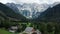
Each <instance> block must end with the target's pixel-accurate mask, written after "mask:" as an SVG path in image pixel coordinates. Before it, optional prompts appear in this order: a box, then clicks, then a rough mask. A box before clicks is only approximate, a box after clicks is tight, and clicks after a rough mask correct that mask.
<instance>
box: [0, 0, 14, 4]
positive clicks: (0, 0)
mask: <svg viewBox="0 0 60 34" xmlns="http://www.w3.org/2000/svg"><path fill="white" fill-rule="evenodd" d="M0 2H1V3H4V4H5V3H11V2H14V1H12V0H0ZM14 3H15V2H14Z"/></svg>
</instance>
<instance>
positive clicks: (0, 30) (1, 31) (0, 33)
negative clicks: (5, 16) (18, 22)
mask: <svg viewBox="0 0 60 34" xmlns="http://www.w3.org/2000/svg"><path fill="white" fill-rule="evenodd" d="M0 34H13V33H10V32H8V31H6V30H4V29H0Z"/></svg>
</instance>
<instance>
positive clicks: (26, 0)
mask: <svg viewBox="0 0 60 34" xmlns="http://www.w3.org/2000/svg"><path fill="white" fill-rule="evenodd" d="M0 2H2V3H4V4H5V3H7V2H9V3H11V2H14V3H38V4H41V3H48V4H52V3H54V2H60V0H0Z"/></svg>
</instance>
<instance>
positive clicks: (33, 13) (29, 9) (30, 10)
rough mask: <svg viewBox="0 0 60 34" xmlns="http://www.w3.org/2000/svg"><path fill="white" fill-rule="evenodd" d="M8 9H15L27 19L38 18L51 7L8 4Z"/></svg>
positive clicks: (45, 5)
mask: <svg viewBox="0 0 60 34" xmlns="http://www.w3.org/2000/svg"><path fill="white" fill-rule="evenodd" d="M6 5H7V6H8V7H10V8H11V9H13V10H14V11H15V12H16V13H20V14H22V15H23V16H25V17H26V18H29V19H30V18H37V17H38V15H40V14H39V13H41V12H43V11H45V10H46V9H47V8H48V7H49V5H48V4H36V3H32V4H28V3H24V4H14V3H7V4H6Z"/></svg>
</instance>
